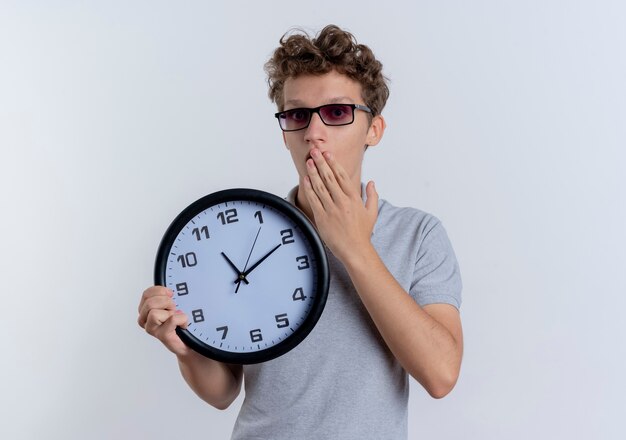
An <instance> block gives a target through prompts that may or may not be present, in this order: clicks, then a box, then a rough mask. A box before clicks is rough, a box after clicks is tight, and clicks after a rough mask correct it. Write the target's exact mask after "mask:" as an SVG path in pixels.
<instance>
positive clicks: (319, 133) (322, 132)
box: [304, 113, 326, 142]
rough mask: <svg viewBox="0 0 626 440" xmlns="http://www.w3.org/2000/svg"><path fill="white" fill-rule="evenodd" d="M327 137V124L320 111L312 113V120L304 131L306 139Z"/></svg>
mask: <svg viewBox="0 0 626 440" xmlns="http://www.w3.org/2000/svg"><path fill="white" fill-rule="evenodd" d="M325 138H326V124H324V122H323V121H322V118H321V117H320V115H319V114H318V113H313V114H312V115H311V121H310V122H309V126H308V127H307V128H306V131H305V133H304V140H305V141H307V142H308V141H316V140H320V139H325Z"/></svg>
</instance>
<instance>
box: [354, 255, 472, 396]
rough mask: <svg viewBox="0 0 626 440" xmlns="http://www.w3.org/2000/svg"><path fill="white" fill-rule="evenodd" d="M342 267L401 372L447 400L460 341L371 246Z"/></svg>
mask: <svg viewBox="0 0 626 440" xmlns="http://www.w3.org/2000/svg"><path fill="white" fill-rule="evenodd" d="M344 264H345V266H346V269H347V271H348V273H349V275H350V278H351V279H352V282H353V283H354V285H355V287H356V290H357V292H358V294H359V296H360V298H361V301H362V302H363V304H364V305H365V307H366V309H367V310H368V312H369V314H370V316H371V317H372V320H373V321H374V324H375V325H376V327H377V328H378V331H379V332H380V334H381V336H382V337H383V339H384V340H385V342H386V343H387V346H388V347H389V349H390V350H391V352H392V353H393V355H394V356H395V357H396V358H397V359H398V361H399V362H400V364H401V365H402V366H403V368H404V369H405V370H406V371H407V372H408V373H409V374H410V375H411V376H413V377H414V378H415V379H416V380H417V381H418V382H419V383H421V384H422V386H424V388H425V389H426V390H427V391H428V392H429V393H430V394H431V395H432V396H433V397H443V396H444V395H446V394H447V393H448V392H449V391H450V390H451V389H452V388H453V387H454V384H455V383H456V380H457V378H458V375H459V370H460V365H461V357H462V340H457V339H462V338H461V337H459V336H457V339H455V337H454V336H453V333H452V332H451V331H450V330H451V329H448V328H446V326H445V325H444V324H442V323H441V322H439V321H437V320H436V319H434V318H433V317H432V316H431V315H429V314H428V313H427V312H426V311H425V310H424V309H423V308H421V307H420V306H419V305H418V304H417V303H416V302H415V300H414V299H413V298H412V297H411V296H410V295H409V294H408V293H407V292H406V291H405V290H404V289H403V288H402V286H400V284H398V282H397V281H396V280H395V278H394V277H393V275H392V274H391V273H390V272H389V271H388V270H387V268H386V267H385V265H384V263H383V262H382V260H381V259H380V257H379V256H378V253H377V252H376V250H375V249H374V248H373V247H368V248H367V249H365V250H364V251H363V252H359V253H355V254H353V255H352V256H351V258H350V260H349V261H346V262H344ZM446 324H448V323H446ZM454 330H456V329H454ZM459 330H460V328H459ZM455 333H458V332H455Z"/></svg>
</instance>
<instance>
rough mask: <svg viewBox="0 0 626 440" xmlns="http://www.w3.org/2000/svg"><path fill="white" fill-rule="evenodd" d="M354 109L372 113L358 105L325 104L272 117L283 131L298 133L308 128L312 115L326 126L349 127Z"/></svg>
mask: <svg viewBox="0 0 626 440" xmlns="http://www.w3.org/2000/svg"><path fill="white" fill-rule="evenodd" d="M355 109H356V110H362V111H364V112H368V113H372V110H371V109H370V108H369V107H366V106H364V105H359V104H326V105H320V106H319V107H315V108H294V109H291V110H286V111H284V112H278V113H276V114H275V115H274V116H275V117H276V118H277V119H278V124H279V125H280V128H281V129H282V130H283V131H298V130H302V129H305V128H307V127H308V126H309V124H310V123H311V117H312V116H313V113H317V114H318V115H319V116H320V119H321V120H322V122H323V123H324V124H326V125H331V126H337V125H350V124H352V123H353V122H354V110H355Z"/></svg>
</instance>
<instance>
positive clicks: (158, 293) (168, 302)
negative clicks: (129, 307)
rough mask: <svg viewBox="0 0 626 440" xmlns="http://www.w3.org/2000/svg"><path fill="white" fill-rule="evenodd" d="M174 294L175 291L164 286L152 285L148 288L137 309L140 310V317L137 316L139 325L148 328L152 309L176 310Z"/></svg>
mask: <svg viewBox="0 0 626 440" xmlns="http://www.w3.org/2000/svg"><path fill="white" fill-rule="evenodd" d="M173 295H174V293H173V292H172V291H171V290H170V289H168V288H167V287H163V286H152V287H150V288H148V289H146V290H145V291H144V292H143V295H141V301H140V302H139V307H138V310H137V311H138V312H139V317H138V318H137V323H138V324H139V326H140V327H142V328H144V329H145V328H146V321H147V320H148V314H149V313H150V311H151V310H154V309H158V310H168V311H170V312H173V311H175V310H176V304H174V300H173V299H172V297H173Z"/></svg>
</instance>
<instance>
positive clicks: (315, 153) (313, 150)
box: [311, 148, 320, 157]
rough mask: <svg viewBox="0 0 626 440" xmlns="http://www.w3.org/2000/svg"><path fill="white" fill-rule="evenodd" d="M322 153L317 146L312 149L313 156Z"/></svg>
mask: <svg viewBox="0 0 626 440" xmlns="http://www.w3.org/2000/svg"><path fill="white" fill-rule="evenodd" d="M319 154H320V150H318V149H317V148H313V149H312V150H311V156H312V157H317V156H318V155H319Z"/></svg>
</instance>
